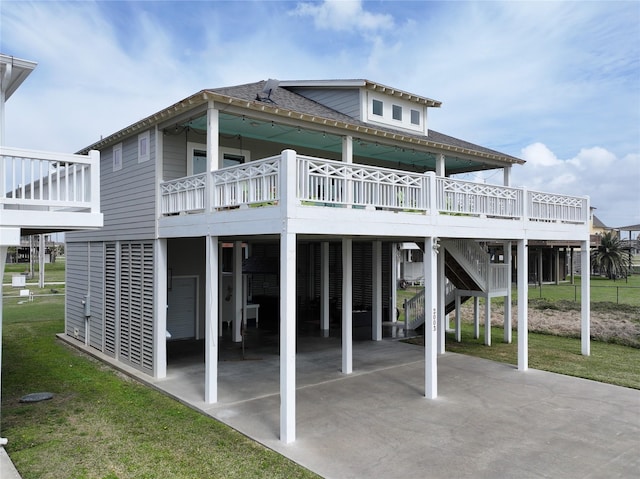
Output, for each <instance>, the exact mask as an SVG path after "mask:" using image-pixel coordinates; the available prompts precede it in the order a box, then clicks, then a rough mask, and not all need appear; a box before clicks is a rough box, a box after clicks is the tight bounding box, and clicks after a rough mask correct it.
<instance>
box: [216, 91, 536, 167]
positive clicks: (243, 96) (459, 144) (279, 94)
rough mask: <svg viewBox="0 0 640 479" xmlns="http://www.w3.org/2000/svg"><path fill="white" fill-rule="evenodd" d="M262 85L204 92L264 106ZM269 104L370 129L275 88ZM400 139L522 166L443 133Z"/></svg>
mask: <svg viewBox="0 0 640 479" xmlns="http://www.w3.org/2000/svg"><path fill="white" fill-rule="evenodd" d="M265 84H266V81H264V80H263V81H259V82H254V83H246V84H243V85H237V86H230V87H225V88H213V89H209V90H206V91H209V92H211V93H215V94H218V95H224V96H227V97H230V98H235V99H239V100H245V101H248V102H264V101H265V100H260V99H259V98H262V97H264V96H266V95H264V94H261V92H262V90H263V88H264V86H265ZM268 103H269V104H271V105H272V106H274V107H278V108H281V109H284V110H289V111H293V112H297V113H302V114H305V115H311V116H314V117H318V118H326V119H328V120H334V121H339V122H344V123H348V124H353V125H358V126H362V127H365V126H366V127H372V125H371V124H368V123H365V122H363V121H361V120H358V119H356V118H353V117H351V116H349V115H345V114H344V113H340V112H339V111H336V110H334V109H332V108H329V107H327V106H325V105H322V104H320V103H318V102H316V101H313V100H310V99H309V98H306V97H304V96H302V95H299V94H297V93H294V92H292V91H290V90H288V89H287V88H283V87H280V86H278V87H276V88H275V89H273V90H272V92H271V95H270V96H269V101H268ZM373 128H375V129H377V130H380V131H386V132H389V133H398V131H399V130H395V129H393V128H388V127H383V126H378V125H376V126H375V127H373ZM402 135H403V136H405V137H409V138H414V139H415V140H427V141H431V142H433V143H437V144H440V145H444V146H448V147H452V148H462V149H465V150H470V151H474V152H478V153H484V154H487V155H492V156H497V157H500V158H502V159H505V160H507V161H510V162H513V163H524V160H522V159H520V158H516V157H514V156H511V155H507V154H505V153H502V152H499V151H496V150H492V149H490V148H485V147H483V146H480V145H476V144H474V143H470V142H468V141H465V140H461V139H459V138H454V137H452V136H449V135H445V134H444V133H439V132H437V131H435V130H431V129H429V131H428V134H427V135H426V136H425V135H418V134H415V133H411V132H408V131H404V130H403V131H402Z"/></svg>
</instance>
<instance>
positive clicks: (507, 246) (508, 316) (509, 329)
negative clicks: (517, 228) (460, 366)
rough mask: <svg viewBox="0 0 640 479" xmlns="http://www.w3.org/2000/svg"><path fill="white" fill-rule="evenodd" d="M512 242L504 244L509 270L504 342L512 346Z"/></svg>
mask: <svg viewBox="0 0 640 479" xmlns="http://www.w3.org/2000/svg"><path fill="white" fill-rule="evenodd" d="M511 256H512V255H511V241H505V242H504V264H506V265H508V268H507V296H506V297H505V298H504V342H505V343H507V344H511V341H512V339H513V338H512V329H513V328H512V327H511V321H512V320H511V266H512V265H511V261H512V259H513V258H512V257H511Z"/></svg>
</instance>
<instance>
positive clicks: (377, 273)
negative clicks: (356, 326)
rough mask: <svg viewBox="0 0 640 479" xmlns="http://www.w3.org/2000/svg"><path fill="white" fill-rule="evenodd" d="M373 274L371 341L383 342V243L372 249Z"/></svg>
mask: <svg viewBox="0 0 640 479" xmlns="http://www.w3.org/2000/svg"><path fill="white" fill-rule="evenodd" d="M371 253H372V262H373V264H372V266H371V270H372V273H373V275H372V276H373V278H372V280H373V285H372V286H373V288H372V289H373V297H372V298H371V300H372V301H371V302H372V303H373V304H372V308H371V339H372V340H374V341H381V340H382V241H374V242H373V245H372V247H371Z"/></svg>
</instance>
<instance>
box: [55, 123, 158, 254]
mask: <svg viewBox="0 0 640 479" xmlns="http://www.w3.org/2000/svg"><path fill="white" fill-rule="evenodd" d="M155 153H156V150H155V132H154V131H153V130H152V131H151V139H150V159H149V160H147V161H145V162H143V163H138V135H137V134H135V135H133V136H131V137H129V138H126V139H124V140H123V141H122V169H120V170H118V171H113V164H112V154H113V148H112V147H108V148H105V149H104V150H102V151H101V152H100V190H101V191H100V193H101V196H100V209H101V211H102V213H103V214H104V227H103V228H101V229H99V230H96V231H86V232H74V233H68V234H67V242H73V241H109V240H115V239H118V240H133V239H140V238H145V239H146V238H154V237H155V228H156V204H155V203H156V171H155V156H156V155H155Z"/></svg>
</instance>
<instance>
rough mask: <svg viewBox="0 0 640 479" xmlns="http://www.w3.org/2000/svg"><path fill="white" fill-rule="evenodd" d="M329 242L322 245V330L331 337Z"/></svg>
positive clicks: (323, 333) (325, 335)
mask: <svg viewBox="0 0 640 479" xmlns="http://www.w3.org/2000/svg"><path fill="white" fill-rule="evenodd" d="M329 299H330V298H329V242H328V241H323V242H322V244H321V245H320V330H321V331H322V335H323V336H324V337H328V336H329V308H330V303H329Z"/></svg>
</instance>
